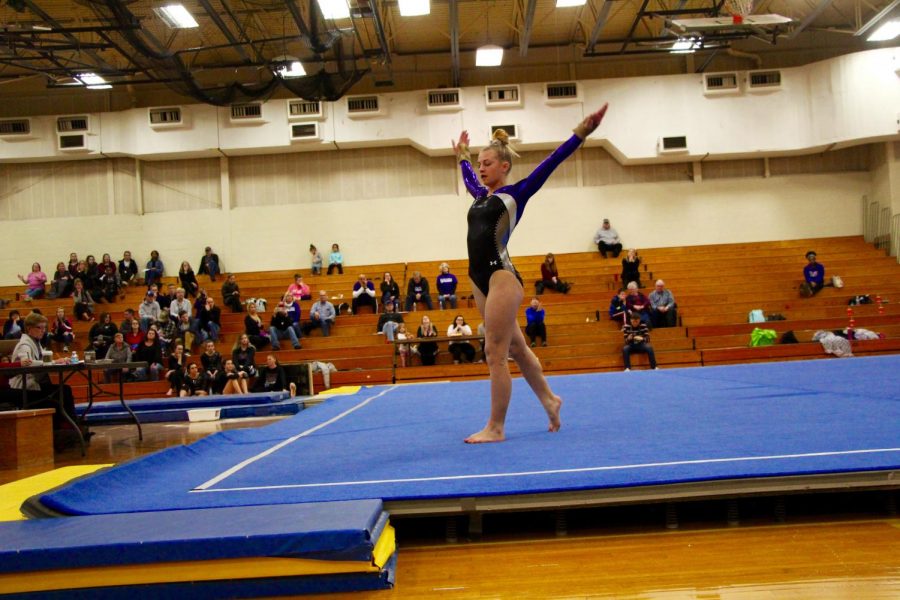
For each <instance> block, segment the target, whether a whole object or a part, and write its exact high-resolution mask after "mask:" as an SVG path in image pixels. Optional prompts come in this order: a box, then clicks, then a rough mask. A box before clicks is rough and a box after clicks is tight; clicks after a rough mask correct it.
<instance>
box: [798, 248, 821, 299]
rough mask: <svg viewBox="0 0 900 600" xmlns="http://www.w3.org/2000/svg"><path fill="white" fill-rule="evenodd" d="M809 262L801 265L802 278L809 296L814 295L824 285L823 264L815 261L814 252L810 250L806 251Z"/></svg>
mask: <svg viewBox="0 0 900 600" xmlns="http://www.w3.org/2000/svg"><path fill="white" fill-rule="evenodd" d="M806 260H807V261H809V263H808V264H807V265H806V266H805V267H803V279H804V280H806V284H807V286H808V288H809V290H810V291H809V294H808V295H810V296H814V295H816V294H818V293H819V292H820V291H822V288H823V287H825V266H824V265H822V264H820V263H818V262H816V253H815V252H814V251H812V250H810V251H809V252H807V253H806Z"/></svg>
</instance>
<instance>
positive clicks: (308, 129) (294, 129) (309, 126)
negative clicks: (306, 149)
mask: <svg viewBox="0 0 900 600" xmlns="http://www.w3.org/2000/svg"><path fill="white" fill-rule="evenodd" d="M318 139H320V138H319V124H318V123H317V122H315V121H313V122H311V123H294V124H293V125H291V141H296V142H302V141H309V140H318Z"/></svg>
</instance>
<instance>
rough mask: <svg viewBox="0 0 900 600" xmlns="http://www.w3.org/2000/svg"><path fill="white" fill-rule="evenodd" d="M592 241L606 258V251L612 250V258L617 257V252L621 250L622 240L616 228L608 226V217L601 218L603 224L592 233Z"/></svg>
mask: <svg viewBox="0 0 900 600" xmlns="http://www.w3.org/2000/svg"><path fill="white" fill-rule="evenodd" d="M594 243H595V244H597V250H599V251H600V256H602V257H603V258H606V253H607V252H612V255H613V258H619V253H620V252H622V240H620V239H619V234H618V233H617V232H616V230H615V229H613V228H612V227H610V225H609V219H603V225H602V226H601V227H600V229H598V230H597V233H595V234H594Z"/></svg>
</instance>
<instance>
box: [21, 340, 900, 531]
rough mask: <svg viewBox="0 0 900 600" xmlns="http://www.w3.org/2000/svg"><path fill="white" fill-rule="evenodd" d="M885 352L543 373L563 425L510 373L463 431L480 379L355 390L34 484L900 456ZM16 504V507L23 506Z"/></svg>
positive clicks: (231, 502) (773, 472) (619, 479)
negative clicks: (480, 434) (492, 428)
mask: <svg viewBox="0 0 900 600" xmlns="http://www.w3.org/2000/svg"><path fill="white" fill-rule="evenodd" d="M898 380H900V357H897V356H884V357H870V358H853V359H843V360H817V361H795V362H788V363H766V364H755V365H738V366H728V367H705V368H692V369H672V370H663V371H638V372H630V373H605V374H592V375H572V376H562V377H553V378H551V379H550V382H551V385H552V387H553V389H554V391H555V392H556V393H558V394H559V395H560V396H562V397H563V400H564V405H563V410H562V423H563V426H562V429H561V431H560V432H559V433H555V434H551V433H547V431H546V426H547V423H546V416H545V415H544V413H543V410H542V408H541V407H540V405H539V403H538V402H537V400H536V399H535V398H534V397H533V395H532V394H531V392H530V390H529V389H528V387H527V384H526V383H525V382H524V381H523V380H521V379H517V380H515V382H514V388H513V400H512V403H511V405H510V410H509V417H508V419H507V429H506V435H507V441H506V442H504V443H501V444H483V445H467V444H464V443H463V441H462V440H463V439H464V438H465V437H466V436H467V435H468V434H470V433H472V432H474V431H477V430H478V429H480V428H481V427H482V426H483V425H484V421H485V419H486V416H487V413H488V403H489V400H488V399H489V383H488V382H487V381H471V382H456V383H434V384H421V385H407V386H379V387H372V388H364V389H363V390H362V391H361V392H360V393H358V394H356V395H352V396H345V397H337V398H333V399H331V400H329V401H327V402H325V403H323V404H321V405H319V406H317V407H315V408H314V409H312V410H305V411H302V412H301V413H299V414H298V415H296V416H294V417H291V418H289V419H286V420H284V421H281V422H278V423H275V424H272V425H269V426H267V427H263V428H260V429H253V430H236V431H226V432H221V433H218V434H215V435H213V436H210V437H208V438H205V439H203V440H201V441H199V442H197V443H195V444H192V445H191V446H182V447H174V448H170V449H167V450H163V451H161V452H158V453H156V454H153V455H149V456H146V457H143V458H141V459H138V460H135V461H133V462H130V463H127V464H125V465H121V466H117V467H114V468H111V469H109V470H106V471H102V472H99V473H97V474H95V475H93V476H90V477H88V478H85V479H83V480H79V481H77V482H74V483H71V484H69V485H66V486H64V487H62V488H60V489H58V490H55V491H52V492H50V493H47V494H44V495H43V496H41V497H39V498H37V499H36V500H38V501H39V504H40V505H41V506H42V507H43V508H45V509H48V510H50V511H56V512H59V513H62V514H100V513H108V512H133V511H147V510H169V509H186V508H205V507H222V506H236V505H261V504H280V503H298V502H321V501H333V500H351V499H363V498H379V499H383V500H412V499H426V498H449V497H466V496H489V495H508V494H524V493H540V492H561V491H576V490H586V489H598V488H612V487H629V486H646V485H658V484H674V483H681V482H691V481H705V480H718V479H736V478H753V477H773V476H786V475H806V474H818V473H841V472H857V471H880V470H892V469H897V468H900V427H898V424H900V386H898V385H897V384H898ZM26 510H28V509H27V507H26Z"/></svg>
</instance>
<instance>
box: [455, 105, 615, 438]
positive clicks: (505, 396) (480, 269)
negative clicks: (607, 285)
mask: <svg viewBox="0 0 900 600" xmlns="http://www.w3.org/2000/svg"><path fill="white" fill-rule="evenodd" d="M606 109H607V105H606V104H604V105H603V107H602V108H601V109H600V110H598V111H597V112H595V113H594V114H592V115H589V116H588V117H587V118H586V119H584V121H582V122H581V123H580V124H579V125H578V126H577V127H576V128H575V130H574V131H575V135H573V136H572V137H570V138H569V139H568V140H566V141H565V142H564V143H563V144H562V145H561V146H560V147H559V148H557V149H556V150H554V151H553V153H552V154H551V155H550V156H548V157H547V158H546V159H544V161H543V162H542V163H541V164H540V165H538V167H537V168H536V169H535V170H534V171H533V172H532V173H531V175H529V176H528V177H526V178H525V179H523V180H521V181H519V182H518V183H516V184H513V185H507V184H506V178H507V176H508V175H509V170H510V168H511V167H512V158H513V156H514V155H515V154H514V152H513V151H512V149H511V148H510V147H509V141H508V136H507V134H506V132H505V131H503V130H502V129H500V130H497V131H496V132H495V133H494V139H493V140H492V141H491V143H490V145H488V146H487V147H486V148H484V149H483V150H482V151H481V152H480V153H479V154H478V175H476V174H475V169H474V168H473V167H472V160H471V156H470V154H469V132H468V131H463V132H462V133H461V134H460V135H459V140H458V141H456V142H453V150H454V152H456V157H457V161H458V162H459V165H460V168H461V169H462V177H463V182H464V183H465V185H466V189H467V190H468V191H469V193H470V194H471V195H472V197H474V198H475V201H474V202H473V203H472V205H471V206H470V207H469V214H468V224H469V232H468V237H467V240H466V241H467V245H468V250H469V277H470V278H471V279H472V283H473V284H474V285H473V290H472V292H473V294H474V296H475V303H476V305H477V306H478V310H479V311H480V312H481V315H482V316H483V317H484V325H485V340H484V342H485V359H486V360H487V363H488V368H489V369H490V374H491V413H490V417H489V418H488V422H487V425H486V426H485V427H484V429H482V430H481V431H479V432H478V433H474V434H472V435H470V436H469V437H467V438H466V440H465V441H466V443H469V444H479V443H485V442H502V441H503V440H504V425H505V423H506V412H507V409H508V408H509V400H510V396H511V394H512V378H511V377H510V374H509V366H508V364H507V357H510V358H512V359H513V360H515V361H516V363H517V364H518V365H519V369H520V370H521V371H522V375H523V376H524V377H525V380H526V381H527V382H528V385H529V386H530V387H531V389H532V391H533V392H534V393H535V395H536V396H537V397H538V400H540V402H541V405H542V406H543V407H544V410H545V411H546V412H547V416H548V417H549V419H550V424H549V427H548V430H549V431H559V427H560V420H559V412H560V407H561V406H562V399H561V398H560V397H559V396H557V395H556V394H554V393H553V391H552V390H551V389H550V385H549V384H548V383H547V380H546V379H545V378H544V373H543V370H542V369H541V363H540V362H539V361H538V359H537V357H536V356H535V355H534V353H533V352H532V351H531V348H529V347H528V344H527V343H526V342H525V337H524V336H523V335H522V331H521V330H520V329H519V326H518V324H517V322H516V313H517V312H518V310H519V305H520V304H521V303H522V298H523V296H524V289H523V287H522V278H521V277H520V276H519V273H518V272H517V271H516V268H515V267H514V266H513V264H512V261H511V260H510V258H509V253H508V252H507V250H506V244H507V242H508V241H509V237H510V235H511V234H512V232H513V229H515V227H516V224H517V223H518V222H519V221H520V220H521V218H522V213H523V211H524V210H525V204H526V203H527V202H528V199H529V198H531V196H533V195H534V194H535V193H536V192H537V191H538V190H539V189H540V188H541V186H542V185H543V184H544V182H545V181H546V180H547V178H548V177H549V176H550V174H551V173H552V172H553V171H554V169H556V167H557V166H559V164H560V163H562V161H563V160H565V159H566V158H567V157H568V156H569V155H571V154H572V153H573V152H574V151H575V150H576V149H577V148H578V146H579V145H581V143H582V142H583V141H584V140H585V138H587V136H588V135H590V133H591V132H593V131H594V130H595V129H597V127H598V126H599V125H600V121H602V120H603V115H605V114H606ZM479 177H480V180H481V182H480V183H479Z"/></svg>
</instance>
